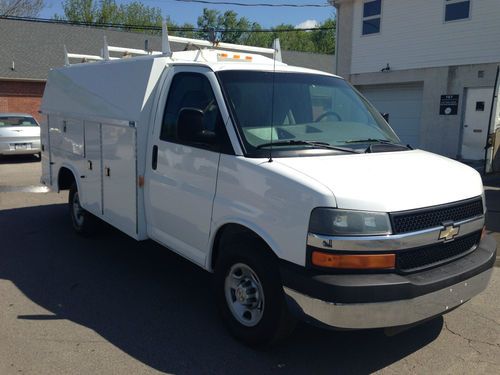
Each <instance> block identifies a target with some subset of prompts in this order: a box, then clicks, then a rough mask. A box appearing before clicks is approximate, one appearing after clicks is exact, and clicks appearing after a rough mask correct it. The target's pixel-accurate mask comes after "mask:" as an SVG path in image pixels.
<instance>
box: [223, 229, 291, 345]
mask: <svg viewBox="0 0 500 375" xmlns="http://www.w3.org/2000/svg"><path fill="white" fill-rule="evenodd" d="M222 246H223V248H222V249H221V255H220V257H219V259H218V260H217V264H216V268H215V275H214V286H215V293H216V301H217V307H218V309H219V312H220V314H221V315H222V319H223V321H224V323H225V325H226V326H227V328H228V330H229V332H230V333H231V334H232V335H233V336H234V337H235V338H236V339H238V340H240V341H242V342H244V343H245V344H247V345H250V346H267V345H270V344H272V343H274V342H276V341H279V340H282V339H284V338H286V337H287V336H289V334H290V333H291V332H292V331H293V329H294V328H295V323H296V321H295V319H294V318H293V317H292V316H291V314H290V313H289V311H288V308H287V306H286V302H285V296H284V292H283V287H282V283H281V278H280V273H279V269H278V265H277V261H276V259H275V257H274V255H272V254H270V250H269V249H268V248H267V246H264V245H263V244H262V243H260V242H259V241H255V240H251V241H248V240H247V239H245V238H242V239H240V240H239V241H238V242H236V241H231V242H228V243H227V244H224V243H223V245H222ZM238 276H240V278H238Z"/></svg>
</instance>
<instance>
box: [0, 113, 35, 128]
mask: <svg viewBox="0 0 500 375" xmlns="http://www.w3.org/2000/svg"><path fill="white" fill-rule="evenodd" d="M2 126H38V124H37V122H36V121H35V119H34V118H33V117H26V116H1V115H0V127H2Z"/></svg>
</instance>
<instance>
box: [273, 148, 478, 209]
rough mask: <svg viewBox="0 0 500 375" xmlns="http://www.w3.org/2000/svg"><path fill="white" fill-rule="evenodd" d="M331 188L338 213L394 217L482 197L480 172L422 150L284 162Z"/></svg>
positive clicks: (299, 159)
mask: <svg viewBox="0 0 500 375" xmlns="http://www.w3.org/2000/svg"><path fill="white" fill-rule="evenodd" d="M275 162H278V163H281V164H283V165H286V166H288V167H289V168H292V169H294V170H296V171H297V172H300V173H302V174H305V175H308V176H309V177H311V178H313V179H315V180H316V181H318V183H321V184H323V185H325V186H326V187H328V188H329V189H330V190H331V191H332V193H333V195H334V196H335V199H336V201H337V207H338V208H346V209H354V210H371V211H383V212H394V211H404V210H410V209H415V208H422V207H429V206H435V205H439V204H445V203H450V202H455V201H459V200H463V199H468V198H472V197H477V196H479V195H481V194H482V193H483V184H482V180H481V177H480V175H479V173H477V172H476V171H475V170H474V169H472V168H470V167H468V166H467V165H465V164H462V163H459V162H457V161H454V160H451V159H448V158H445V157H443V156H439V155H436V154H432V153H430V152H426V151H421V150H412V151H400V152H384V153H373V154H359V155H353V154H346V155H332V156H317V157H299V158H279V159H275Z"/></svg>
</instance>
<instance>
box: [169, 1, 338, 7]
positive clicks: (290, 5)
mask: <svg viewBox="0 0 500 375" xmlns="http://www.w3.org/2000/svg"><path fill="white" fill-rule="evenodd" d="M174 1H177V2H180V3H200V4H208V5H234V6H239V7H275V8H326V7H331V5H330V4H283V3H281V4H273V3H239V2H233V1H209V0H174Z"/></svg>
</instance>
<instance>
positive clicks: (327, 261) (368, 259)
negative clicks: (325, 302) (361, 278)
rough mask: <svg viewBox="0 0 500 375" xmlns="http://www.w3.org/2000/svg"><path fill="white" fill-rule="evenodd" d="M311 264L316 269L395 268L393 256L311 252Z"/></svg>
mask: <svg viewBox="0 0 500 375" xmlns="http://www.w3.org/2000/svg"><path fill="white" fill-rule="evenodd" d="M312 264H314V265H315V266H318V267H328V268H343V269H360V270H374V269H391V268H394V267H395V264H396V255H395V254H363V255H358V254H356V255H343V254H328V253H322V252H320V251H313V253H312Z"/></svg>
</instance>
